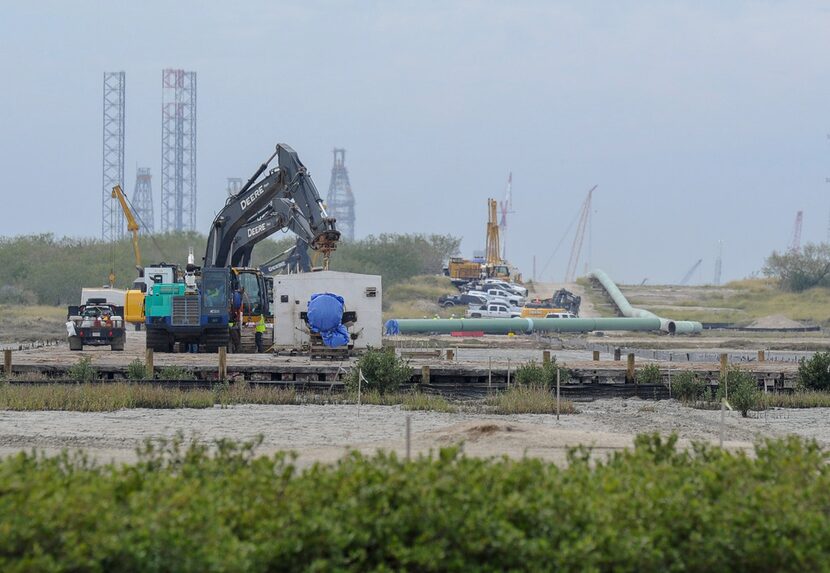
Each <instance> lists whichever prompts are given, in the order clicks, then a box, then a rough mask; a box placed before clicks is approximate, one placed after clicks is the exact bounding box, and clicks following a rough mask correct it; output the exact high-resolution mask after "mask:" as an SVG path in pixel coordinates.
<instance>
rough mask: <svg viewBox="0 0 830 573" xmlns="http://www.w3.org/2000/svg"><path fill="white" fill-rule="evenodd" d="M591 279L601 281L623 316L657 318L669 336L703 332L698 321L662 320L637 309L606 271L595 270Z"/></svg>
mask: <svg viewBox="0 0 830 573" xmlns="http://www.w3.org/2000/svg"><path fill="white" fill-rule="evenodd" d="M591 277H593V278H594V279H596V280H597V281H599V283H600V284H601V285H602V288H604V289H605V292H607V293H608V296H610V297H611V300H612V301H613V302H614V304H615V305H616V306H617V308H618V309H619V311H620V313H621V314H622V315H623V316H630V317H636V318H656V319H658V320H659V321H660V330H662V331H663V332H668V333H669V334H697V333H698V332H702V331H703V325H702V324H701V323H699V322H696V321H691V320H671V319H668V318H662V317H659V316H657V315H656V314H654V313H653V312H650V311H648V310H644V309H642V308H635V307H633V306H631V303H629V302H628V299H627V298H625V295H624V294H623V293H622V291H621V290H620V289H619V287H618V286H617V285H616V283H614V281H612V280H611V277H609V276H608V275H607V274H605V272H604V271H602V270H600V269H595V270H593V271H591Z"/></svg>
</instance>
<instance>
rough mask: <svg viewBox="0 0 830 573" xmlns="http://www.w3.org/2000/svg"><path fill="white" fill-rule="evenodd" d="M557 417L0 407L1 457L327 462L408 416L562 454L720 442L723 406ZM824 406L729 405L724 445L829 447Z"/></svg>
mask: <svg viewBox="0 0 830 573" xmlns="http://www.w3.org/2000/svg"><path fill="white" fill-rule="evenodd" d="M577 407H578V409H579V410H580V413H578V414H573V415H567V416H562V417H561V420H560V421H559V422H557V420H556V417H555V416H549V415H520V416H493V415H486V416H483V415H480V414H464V413H461V414H441V413H435V412H406V411H402V410H401V409H400V408H399V407H393V406H362V407H361V408H360V410H359V412H358V408H357V406H343V405H336V406H335V405H331V406H315V405H309V406H253V405H251V406H233V407H228V408H220V407H215V408H212V409H206V410H193V409H180V410H145V409H134V410H120V411H117V412H108V413H81V412H42V411H39V412H10V411H0V456H4V455H9V454H13V453H15V452H17V451H20V450H31V449H33V448H35V449H38V450H42V451H44V452H46V453H49V454H54V453H57V452H59V451H61V450H62V449H64V448H67V449H83V450H86V451H87V452H89V453H90V455H91V456H92V457H93V458H95V459H97V460H98V461H101V462H106V461H111V460H114V461H132V460H135V458H136V454H135V450H136V448H137V447H138V446H140V445H141V444H142V442H143V441H144V440H146V439H148V438H157V437H171V436H174V435H175V434H176V433H177V432H182V433H183V434H184V435H185V436H186V437H198V438H200V439H202V440H207V441H211V440H214V439H217V438H223V437H224V438H235V439H239V440H244V439H251V438H254V437H255V436H257V435H262V436H263V438H264V441H263V444H262V446H261V447H260V450H259V451H260V452H261V453H264V454H268V453H273V452H276V451H279V450H295V451H296V452H297V453H298V454H299V458H298V463H299V464H300V465H309V464H311V463H313V462H317V461H320V462H332V461H335V460H337V459H338V458H339V457H341V456H342V455H343V454H344V452H346V451H348V450H349V449H357V450H360V451H363V452H366V453H371V452H374V451H375V450H377V449H379V448H380V449H385V450H394V451H397V452H399V453H401V454H403V452H404V450H405V442H404V428H405V419H406V416H407V415H409V416H411V421H412V449H413V452H415V453H420V452H428V451H430V450H435V449H437V448H439V447H443V446H448V445H452V444H457V443H463V444H464V445H463V448H464V451H465V452H466V453H467V454H469V455H475V456H485V457H489V456H501V455H507V456H512V457H521V456H524V455H528V456H537V457H540V458H544V459H548V460H553V461H557V462H561V461H562V460H564V459H565V452H566V449H567V448H568V447H570V446H575V445H578V444H584V445H589V446H593V447H594V449H595V451H596V452H597V453H598V454H602V453H603V452H610V451H613V450H618V449H621V448H625V447H628V446H630V445H631V443H632V440H633V438H634V436H635V435H636V434H637V433H640V432H655V431H656V432H660V433H663V434H668V433H670V432H677V434H678V435H679V436H680V438H681V444H688V443H689V442H690V441H691V440H706V441H710V442H713V443H717V442H718V440H719V436H720V424H719V421H720V412H719V411H706V410H695V409H691V408H687V407H685V406H681V405H680V404H679V403H678V402H675V401H660V402H651V401H642V400H638V399H628V400H623V399H612V400H597V401H594V402H588V403H580V404H577ZM828 414H830V412H829V411H828V409H825V408H815V409H803V410H773V411H769V412H767V413H766V414H764V413H760V414H758V415H756V416H755V417H750V418H748V419H742V418H741V417H740V414H739V413H737V412H727V414H726V423H725V425H724V437H725V445H726V446H727V447H730V448H734V449H751V447H752V444H753V442H755V441H756V440H758V439H759V438H763V437H768V436H783V435H786V434H797V435H800V436H804V437H809V438H814V439H816V440H817V441H819V442H820V443H822V444H823V445H830V425H829V424H827V423H826V420H827V416H828Z"/></svg>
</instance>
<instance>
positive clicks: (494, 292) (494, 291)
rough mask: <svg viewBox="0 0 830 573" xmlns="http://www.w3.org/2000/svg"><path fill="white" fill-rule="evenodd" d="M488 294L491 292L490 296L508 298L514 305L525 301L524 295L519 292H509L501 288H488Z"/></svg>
mask: <svg viewBox="0 0 830 573" xmlns="http://www.w3.org/2000/svg"><path fill="white" fill-rule="evenodd" d="M487 294H489V295H490V296H500V297H501V298H504V299H507V300H508V301H509V302H510V304H512V305H513V306H522V305H523V304H524V302H525V299H524V297H521V296H519V295H517V294H514V293H512V292H508V291H506V290H504V289H500V288H488V289H487Z"/></svg>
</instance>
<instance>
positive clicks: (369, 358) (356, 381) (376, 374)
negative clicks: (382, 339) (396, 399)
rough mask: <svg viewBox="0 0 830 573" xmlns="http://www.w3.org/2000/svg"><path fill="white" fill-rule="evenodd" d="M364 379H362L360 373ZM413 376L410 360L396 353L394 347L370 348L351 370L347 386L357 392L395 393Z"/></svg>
mask: <svg viewBox="0 0 830 573" xmlns="http://www.w3.org/2000/svg"><path fill="white" fill-rule="evenodd" d="M361 373H362V375H363V380H362V381H361V380H360V375H361ZM411 378H412V368H411V367H410V366H409V362H408V361H407V360H405V359H404V358H401V357H399V356H398V355H397V354H395V350H394V348H380V349H378V348H370V349H369V350H367V351H366V352H365V353H364V354H363V355H362V356H361V357H360V358H359V359H358V361H357V362H356V363H355V365H354V366H352V368H351V369H350V370H349V375H348V377H347V378H346V388H347V389H348V390H349V391H350V392H352V393H356V392H357V391H358V387H359V388H360V391H361V392H377V393H378V394H380V395H383V394H387V393H393V392H396V391H397V390H398V388H399V387H400V386H401V384H406V383H408V382H409V381H410V379H411Z"/></svg>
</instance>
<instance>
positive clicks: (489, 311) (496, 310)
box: [467, 302, 520, 318]
mask: <svg viewBox="0 0 830 573" xmlns="http://www.w3.org/2000/svg"><path fill="white" fill-rule="evenodd" d="M519 314H520V313H519V312H516V311H515V310H512V309H511V308H510V307H509V306H507V305H506V304H503V303H499V302H491V303H488V304H487V305H486V306H481V307H478V308H473V307H470V309H469V310H468V311H467V318H519Z"/></svg>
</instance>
